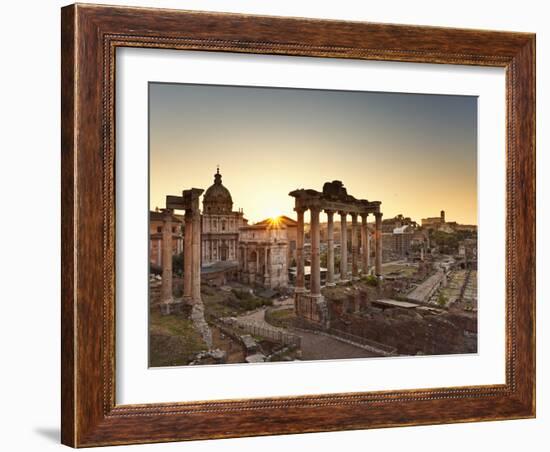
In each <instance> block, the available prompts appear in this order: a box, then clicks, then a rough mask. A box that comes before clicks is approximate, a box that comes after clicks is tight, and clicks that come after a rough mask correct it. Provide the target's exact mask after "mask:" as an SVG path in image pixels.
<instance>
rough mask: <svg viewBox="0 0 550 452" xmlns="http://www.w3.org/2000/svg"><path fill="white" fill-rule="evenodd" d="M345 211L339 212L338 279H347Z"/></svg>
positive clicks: (346, 225)
mask: <svg viewBox="0 0 550 452" xmlns="http://www.w3.org/2000/svg"><path fill="white" fill-rule="evenodd" d="M346 216H347V213H346V212H340V279H341V280H346V279H348V223H347V218H346Z"/></svg>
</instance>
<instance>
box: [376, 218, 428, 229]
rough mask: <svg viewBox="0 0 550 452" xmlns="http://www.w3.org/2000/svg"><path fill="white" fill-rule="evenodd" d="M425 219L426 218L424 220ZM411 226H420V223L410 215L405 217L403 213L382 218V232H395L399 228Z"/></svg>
mask: <svg viewBox="0 0 550 452" xmlns="http://www.w3.org/2000/svg"><path fill="white" fill-rule="evenodd" d="M422 221H424V220H422ZM403 226H410V227H411V228H416V227H418V223H417V222H416V221H414V220H412V219H411V218H410V217H404V216H403V215H402V214H399V215H396V216H395V217H393V218H386V219H384V220H382V232H393V231H394V230H395V229H397V228H401V227H403Z"/></svg>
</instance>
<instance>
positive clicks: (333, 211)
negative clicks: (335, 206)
mask: <svg viewBox="0 0 550 452" xmlns="http://www.w3.org/2000/svg"><path fill="white" fill-rule="evenodd" d="M325 213H326V214H327V215H329V216H333V215H334V214H335V213H336V211H335V210H332V209H325Z"/></svg>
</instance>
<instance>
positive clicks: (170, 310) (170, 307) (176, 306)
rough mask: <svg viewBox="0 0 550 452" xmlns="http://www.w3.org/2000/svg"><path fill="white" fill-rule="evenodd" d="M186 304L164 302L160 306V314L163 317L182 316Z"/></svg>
mask: <svg viewBox="0 0 550 452" xmlns="http://www.w3.org/2000/svg"><path fill="white" fill-rule="evenodd" d="M183 305H184V303H183V302H181V301H174V300H172V301H170V302H163V303H161V304H160V306H159V307H160V313H161V314H162V315H171V314H181V313H182V312H183Z"/></svg>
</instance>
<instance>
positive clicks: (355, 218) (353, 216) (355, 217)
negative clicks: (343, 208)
mask: <svg viewBox="0 0 550 452" xmlns="http://www.w3.org/2000/svg"><path fill="white" fill-rule="evenodd" d="M349 214H350V215H351V219H352V220H357V212H350V213H349Z"/></svg>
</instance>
